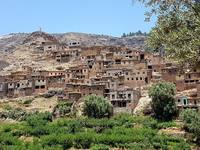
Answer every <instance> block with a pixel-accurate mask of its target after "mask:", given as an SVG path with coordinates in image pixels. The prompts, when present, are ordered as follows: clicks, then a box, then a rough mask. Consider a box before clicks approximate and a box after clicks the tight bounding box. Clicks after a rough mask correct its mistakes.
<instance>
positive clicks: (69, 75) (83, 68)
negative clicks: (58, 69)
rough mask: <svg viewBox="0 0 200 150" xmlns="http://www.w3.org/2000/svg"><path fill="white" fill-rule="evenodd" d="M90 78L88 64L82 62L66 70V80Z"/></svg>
mask: <svg viewBox="0 0 200 150" xmlns="http://www.w3.org/2000/svg"><path fill="white" fill-rule="evenodd" d="M73 78H76V79H88V78H89V68H88V66H87V65H84V64H80V65H77V66H74V67H70V68H69V69H66V71H65V80H66V82H68V81H69V80H70V79H73Z"/></svg>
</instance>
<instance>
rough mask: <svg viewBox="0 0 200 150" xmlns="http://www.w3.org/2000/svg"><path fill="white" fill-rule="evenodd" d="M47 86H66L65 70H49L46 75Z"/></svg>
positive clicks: (48, 87)
mask: <svg viewBox="0 0 200 150" xmlns="http://www.w3.org/2000/svg"><path fill="white" fill-rule="evenodd" d="M46 86H47V89H50V88H64V86H65V71H48V73H47V75H46Z"/></svg>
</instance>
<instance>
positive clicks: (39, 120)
mask: <svg viewBox="0 0 200 150" xmlns="http://www.w3.org/2000/svg"><path fill="white" fill-rule="evenodd" d="M49 121H52V114H51V113H49V112H45V113H35V114H32V115H30V116H28V117H27V118H26V122H27V123H28V125H29V126H32V127H35V126H39V125H46V124H47V123H48V122H49Z"/></svg>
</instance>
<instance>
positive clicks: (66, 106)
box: [54, 102, 72, 116]
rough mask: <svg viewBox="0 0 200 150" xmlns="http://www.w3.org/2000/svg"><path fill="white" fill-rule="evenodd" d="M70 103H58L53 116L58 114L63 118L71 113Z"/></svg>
mask: <svg viewBox="0 0 200 150" xmlns="http://www.w3.org/2000/svg"><path fill="white" fill-rule="evenodd" d="M71 106H72V103H69V102H60V103H59V104H58V105H57V106H56V107H55V108H54V114H56V113H59V115H60V116H65V115H66V114H69V113H70V112H71Z"/></svg>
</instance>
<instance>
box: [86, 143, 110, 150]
mask: <svg viewBox="0 0 200 150" xmlns="http://www.w3.org/2000/svg"><path fill="white" fill-rule="evenodd" d="M90 149H91V150H109V146H108V145H104V144H96V145H93V146H92V147H91V148H90Z"/></svg>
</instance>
